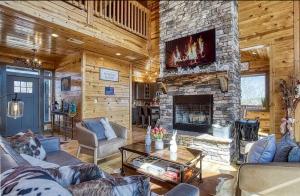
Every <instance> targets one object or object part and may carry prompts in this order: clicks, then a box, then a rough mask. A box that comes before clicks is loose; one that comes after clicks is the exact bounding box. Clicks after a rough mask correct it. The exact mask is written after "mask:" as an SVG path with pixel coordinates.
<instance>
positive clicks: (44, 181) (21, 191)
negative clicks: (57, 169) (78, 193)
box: [0, 166, 71, 196]
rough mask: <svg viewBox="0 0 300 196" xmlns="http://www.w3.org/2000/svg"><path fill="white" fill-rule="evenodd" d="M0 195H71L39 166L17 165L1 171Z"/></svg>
mask: <svg viewBox="0 0 300 196" xmlns="http://www.w3.org/2000/svg"><path fill="white" fill-rule="evenodd" d="M0 176H1V191H0V195H3V196H4V195H43V196H58V195H61V196H62V195H63V196H71V193H70V192H69V191H68V190H67V189H65V188H63V187H62V186H61V185H59V184H58V183H57V182H55V180H54V179H53V178H52V177H51V176H50V175H49V174H48V172H47V171H45V170H44V169H42V168H41V167H32V166H30V167H17V168H15V169H10V170H7V171H5V172H4V173H2V174H1V175H0Z"/></svg>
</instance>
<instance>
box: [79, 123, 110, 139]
mask: <svg viewBox="0 0 300 196" xmlns="http://www.w3.org/2000/svg"><path fill="white" fill-rule="evenodd" d="M83 124H84V125H85V127H86V128H87V129H88V130H91V131H92V132H94V133H95V134H96V136H97V139H98V140H103V139H106V136H105V133H104V132H105V129H104V127H103V125H102V123H100V122H99V121H98V120H84V121H83Z"/></svg>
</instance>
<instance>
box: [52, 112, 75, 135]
mask: <svg viewBox="0 0 300 196" xmlns="http://www.w3.org/2000/svg"><path fill="white" fill-rule="evenodd" d="M56 116H58V123H56V121H55V117H56ZM61 116H62V117H63V122H62V123H61ZM75 116H76V114H72V115H71V114H69V113H68V112H61V111H51V125H52V135H53V133H54V128H55V127H57V128H58V129H59V130H60V129H61V128H62V129H63V130H64V135H65V141H66V140H67V131H71V134H72V137H71V138H72V139H73V136H74V117H75Z"/></svg>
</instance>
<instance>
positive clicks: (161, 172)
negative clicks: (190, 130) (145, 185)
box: [120, 142, 204, 185]
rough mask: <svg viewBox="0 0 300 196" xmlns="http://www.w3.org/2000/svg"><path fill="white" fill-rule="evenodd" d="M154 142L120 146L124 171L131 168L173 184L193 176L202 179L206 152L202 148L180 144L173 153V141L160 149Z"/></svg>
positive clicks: (132, 171) (131, 171)
mask: <svg viewBox="0 0 300 196" xmlns="http://www.w3.org/2000/svg"><path fill="white" fill-rule="evenodd" d="M152 143H153V144H152V145H151V146H146V145H145V143H144V142H138V143H133V144H129V145H126V146H123V147H121V148H120V151H121V154H122V168H121V172H122V174H123V175H125V173H126V172H127V171H128V172H129V173H131V174H132V173H137V174H142V175H146V176H149V177H150V178H151V180H154V181H160V182H164V183H168V184H171V185H176V184H179V183H182V182H185V183H190V182H192V181H193V180H197V181H198V182H199V183H201V182H202V159H203V157H204V156H203V154H202V151H201V150H196V149H191V148H187V147H183V146H178V150H177V152H176V153H171V152H170V150H169V145H164V149H163V150H156V149H155V147H154V142H152Z"/></svg>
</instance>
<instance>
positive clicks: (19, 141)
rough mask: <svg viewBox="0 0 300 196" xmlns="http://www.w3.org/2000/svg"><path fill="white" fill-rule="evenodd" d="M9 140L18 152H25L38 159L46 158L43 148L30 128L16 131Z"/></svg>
mask: <svg viewBox="0 0 300 196" xmlns="http://www.w3.org/2000/svg"><path fill="white" fill-rule="evenodd" d="M9 142H10V144H11V146H12V147H13V148H14V149H15V150H16V151H17V152H18V153H19V154H27V155H29V156H32V157H35V158H37V159H40V160H44V159H45V158H46V151H45V149H44V148H43V146H42V145H41V142H40V141H39V140H38V138H37V137H35V136H34V133H33V132H32V131H30V130H28V131H26V132H20V133H17V134H16V135H14V136H12V137H11V138H10V139H9Z"/></svg>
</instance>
